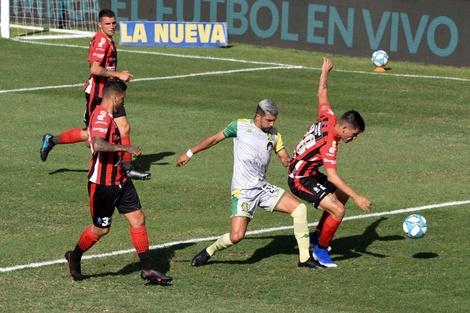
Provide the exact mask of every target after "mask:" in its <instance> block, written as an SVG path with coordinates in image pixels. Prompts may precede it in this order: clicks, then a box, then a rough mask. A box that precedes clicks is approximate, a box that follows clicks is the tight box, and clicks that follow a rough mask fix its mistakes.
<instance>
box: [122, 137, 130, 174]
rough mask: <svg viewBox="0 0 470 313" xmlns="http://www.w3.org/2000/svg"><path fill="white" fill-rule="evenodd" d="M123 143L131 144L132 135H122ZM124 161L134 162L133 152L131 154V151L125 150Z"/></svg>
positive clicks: (124, 144) (125, 144)
mask: <svg viewBox="0 0 470 313" xmlns="http://www.w3.org/2000/svg"><path fill="white" fill-rule="evenodd" d="M121 143H122V145H123V146H130V145H131V137H130V136H122V137H121ZM122 161H123V162H124V163H130V162H132V154H130V153H129V152H125V153H124V156H123V158H122ZM126 169H127V168H126Z"/></svg>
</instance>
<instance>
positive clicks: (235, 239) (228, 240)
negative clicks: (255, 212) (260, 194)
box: [191, 216, 250, 266]
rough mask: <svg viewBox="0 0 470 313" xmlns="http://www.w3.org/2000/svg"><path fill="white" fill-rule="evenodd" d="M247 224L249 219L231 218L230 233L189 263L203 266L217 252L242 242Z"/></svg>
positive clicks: (241, 217)
mask: <svg viewBox="0 0 470 313" xmlns="http://www.w3.org/2000/svg"><path fill="white" fill-rule="evenodd" d="M249 222H250V219H249V218H247V217H244V216H233V217H232V219H231V229H230V233H225V234H223V235H222V236H220V237H219V238H218V239H217V240H216V241H215V242H214V243H213V244H211V245H210V246H208V247H207V248H204V249H203V250H202V251H201V252H199V253H198V254H197V255H196V256H195V257H194V258H193V260H192V261H191V265H192V266H201V265H204V264H206V263H207V261H209V259H210V258H211V257H212V256H213V255H214V254H215V253H216V252H217V251H221V250H225V249H227V248H229V247H231V246H233V245H235V244H237V243H239V242H240V241H242V240H243V238H244V237H245V233H246V230H247V228H248V223H249Z"/></svg>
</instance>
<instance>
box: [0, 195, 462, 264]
mask: <svg viewBox="0 0 470 313" xmlns="http://www.w3.org/2000/svg"><path fill="white" fill-rule="evenodd" d="M463 204H470V200H466V201H454V202H446V203H439V204H432V205H425V206H420V207H414V208H408V209H400V210H394V211H389V212H379V213H369V214H362V215H356V216H350V217H345V218H344V219H343V221H349V220H357V219H363V218H370V217H378V216H384V215H395V214H402V213H409V212H417V211H423V210H430V209H437V208H444V207H450V206H456V205H463ZM317 224H318V223H310V224H309V226H310V227H312V226H316V225H317ZM292 228H293V226H281V227H273V228H264V229H259V230H252V231H247V232H246V235H247V236H250V235H257V234H263V233H271V232H276V231H281V230H288V229H292ZM217 238H219V236H211V237H205V238H194V239H188V240H182V241H172V242H167V243H163V244H160V245H154V246H150V250H155V249H162V248H167V247H172V246H176V245H182V244H188V243H198V242H202V241H213V240H216V239H217ZM129 253H135V249H134V248H132V249H127V250H119V251H114V252H109V253H102V254H93V255H85V256H83V258H82V259H83V260H89V259H99V258H105V257H110V256H116V255H121V254H129ZM66 262H67V261H66V260H65V259H59V260H53V261H45V262H37V263H29V264H22V265H16V266H10V267H0V273H4V272H12V271H17V270H22V269H26V268H37V267H43V266H47V265H53V264H60V263H66Z"/></svg>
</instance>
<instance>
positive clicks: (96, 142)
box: [93, 136, 142, 156]
mask: <svg viewBox="0 0 470 313" xmlns="http://www.w3.org/2000/svg"><path fill="white" fill-rule="evenodd" d="M93 151H95V152H129V153H131V154H133V155H135V156H139V155H141V154H142V150H141V149H140V147H139V146H136V145H130V146H123V145H114V144H111V143H109V142H107V141H106V140H105V139H104V138H102V137H96V136H95V137H93Z"/></svg>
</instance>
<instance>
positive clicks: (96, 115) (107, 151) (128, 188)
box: [65, 79, 172, 284]
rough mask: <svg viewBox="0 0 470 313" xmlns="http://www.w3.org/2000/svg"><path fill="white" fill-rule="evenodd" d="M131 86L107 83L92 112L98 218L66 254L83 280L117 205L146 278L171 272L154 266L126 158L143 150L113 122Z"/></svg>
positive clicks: (163, 278) (161, 279)
mask: <svg viewBox="0 0 470 313" xmlns="http://www.w3.org/2000/svg"><path fill="white" fill-rule="evenodd" d="M126 89H127V86H126V84H125V83H124V82H122V81H120V80H117V79H114V80H109V81H108V82H106V86H105V87H104V89H103V100H102V101H101V104H98V105H96V108H95V110H93V113H92V114H91V117H90V123H89V126H88V134H89V144H90V147H91V151H92V158H91V160H90V170H89V172H88V194H89V197H90V212H91V217H92V221H93V223H92V224H91V225H90V226H89V227H87V228H86V229H85V231H83V233H82V234H81V236H80V239H79V240H78V242H77V244H76V246H75V249H74V250H73V251H67V252H66V253H65V258H66V259H67V262H68V265H69V272H70V274H71V275H72V277H73V278H74V279H75V280H82V279H83V278H84V277H83V275H82V272H81V258H82V255H83V254H84V253H85V252H86V251H88V250H89V249H90V248H91V247H92V246H93V245H94V244H95V243H96V242H97V241H98V240H100V239H101V238H102V237H103V236H105V235H106V234H108V233H109V230H110V228H111V224H112V216H113V213H114V210H115V209H116V208H117V210H118V212H119V213H120V214H123V215H124V217H125V218H126V219H127V220H128V222H129V225H130V229H129V230H130V237H131V241H132V244H133V245H134V247H135V250H136V252H137V254H138V256H139V259H140V263H141V266H142V271H141V272H140V276H141V278H142V279H145V280H149V281H150V282H153V283H157V284H166V283H168V282H170V281H171V280H172V277H170V276H167V275H165V274H163V273H161V272H159V271H158V270H156V269H155V268H154V266H153V263H152V260H151V255H150V252H149V240H148V235H147V228H146V226H145V215H144V213H143V211H142V206H141V204H140V200H139V196H138V194H137V191H136V189H135V187H134V184H133V183H132V180H131V179H129V177H128V176H127V172H126V170H125V169H124V167H123V166H122V162H121V161H122V158H123V154H124V153H131V154H133V155H135V156H139V155H140V154H141V150H140V147H138V146H135V145H122V140H121V134H120V130H119V128H117V127H116V124H115V123H114V118H113V114H115V113H117V112H119V110H120V109H121V107H122V106H123V103H124V97H125V95H126Z"/></svg>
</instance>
